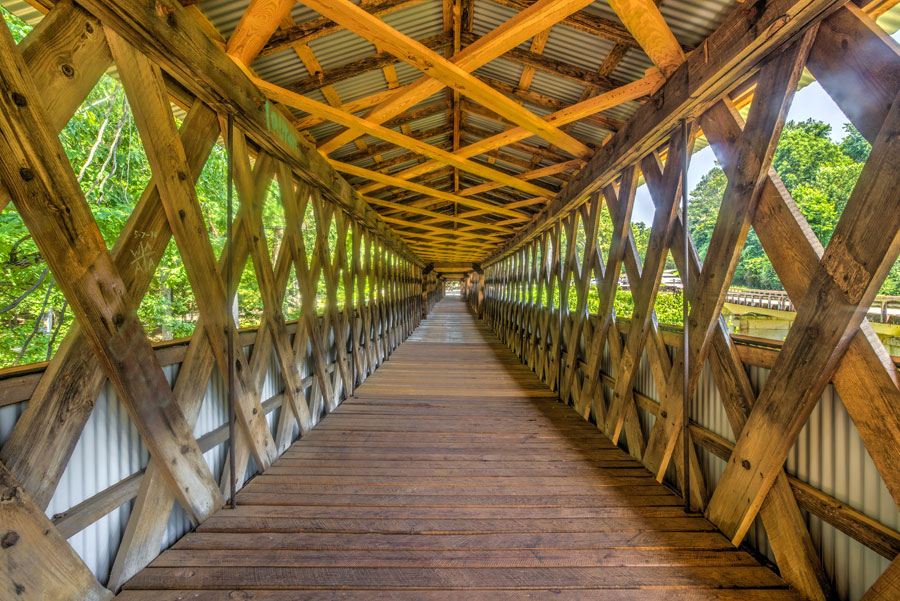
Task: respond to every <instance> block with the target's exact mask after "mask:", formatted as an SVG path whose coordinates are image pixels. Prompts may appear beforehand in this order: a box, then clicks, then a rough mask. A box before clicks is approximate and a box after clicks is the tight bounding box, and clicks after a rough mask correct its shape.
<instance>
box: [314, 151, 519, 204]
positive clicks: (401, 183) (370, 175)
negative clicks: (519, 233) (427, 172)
mask: <svg viewBox="0 0 900 601" xmlns="http://www.w3.org/2000/svg"><path fill="white" fill-rule="evenodd" d="M330 163H331V165H332V166H333V167H334V168H335V169H337V170H338V171H341V172H343V173H349V174H351V175H357V176H359V177H364V178H366V179H369V180H373V181H377V182H380V183H383V184H387V185H391V186H396V187H398V188H405V189H408V190H412V191H413V192H418V193H419V194H424V195H426V196H429V197H434V198H440V199H441V200H446V201H448V202H455V203H459V204H462V205H464V206H468V207H472V208H475V209H485V210H490V211H493V212H496V213H498V214H501V215H509V216H510V217H518V216H519V214H518V213H516V212H514V211H511V210H509V209H504V208H503V207H502V206H494V205H491V204H488V203H486V202H481V201H480V200H475V199H470V198H466V197H464V196H458V195H456V194H451V193H449V192H442V191H440V190H435V189H434V188H429V187H427V186H423V185H420V184H415V183H413V182H410V181H407V180H402V179H398V178H395V177H392V176H390V175H385V174H383V173H379V172H377V171H369V170H368V169H363V168H362V167H357V166H355V165H349V164H347V163H340V162H338V161H330ZM368 199H369V197H366V200H368Z"/></svg>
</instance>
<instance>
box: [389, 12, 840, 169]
mask: <svg viewBox="0 0 900 601" xmlns="http://www.w3.org/2000/svg"><path fill="white" fill-rule="evenodd" d="M821 1H825V0H821ZM663 81H664V80H663V77H662V75H661V74H660V73H659V72H658V71H656V70H654V71H653V72H651V73H650V74H649V75H647V76H646V77H643V78H641V79H638V80H637V81H633V82H631V83H629V84H626V85H624V86H622V87H621V88H616V89H615V90H611V91H609V92H606V93H604V94H600V95H598V96H594V97H593V98H590V99H588V100H585V101H584V102H579V103H578V104H574V105H572V106H570V107H566V108H564V109H562V110H559V111H557V112H555V113H553V114H551V115H548V116H547V117H545V118H546V119H547V120H553V121H554V122H555V123H558V124H560V125H563V124H566V123H571V122H573V121H578V120H579V119H582V118H584V117H585V116H587V115H592V114H594V113H599V112H600V111H605V110H607V109H609V108H612V107H614V106H618V105H620V104H622V103H625V102H628V101H629V100H633V99H634V98H639V97H641V96H646V95H648V94H651V93H653V92H654V91H656V90H657V89H658V88H659V86H660V85H661V84H662V83H663ZM529 136H530V134H529V133H528V132H527V131H526V130H524V129H522V128H521V127H514V128H512V129H508V130H506V131H503V132H501V133H499V134H496V135H494V136H491V137H490V138H485V139H484V140H481V141H480V142H476V143H475V144H470V145H468V146H464V147H463V148H460V149H459V150H458V151H457V152H456V153H455V154H456V155H457V156H459V157H466V158H469V157H473V156H476V155H479V154H483V153H485V152H487V151H489V150H494V149H496V148H500V147H502V146H506V145H507V144H510V143H512V142H518V141H519V140H523V139H525V138H527V137H529ZM602 148H603V147H601V150H602ZM598 152H599V151H598ZM438 167H440V163H439V162H437V161H428V162H426V163H422V164H421V165H418V166H416V167H411V168H410V169H406V170H404V171H401V172H399V173H395V174H393V175H394V177H399V178H402V179H405V178H407V177H415V176H416V175H421V174H422V173H428V172H429V171H433V170H435V169H437V168H438Z"/></svg>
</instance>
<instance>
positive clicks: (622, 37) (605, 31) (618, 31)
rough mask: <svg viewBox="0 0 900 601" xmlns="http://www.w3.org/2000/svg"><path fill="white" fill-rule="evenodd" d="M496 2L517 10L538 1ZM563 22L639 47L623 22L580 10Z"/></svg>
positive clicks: (493, 0)
mask: <svg viewBox="0 0 900 601" xmlns="http://www.w3.org/2000/svg"><path fill="white" fill-rule="evenodd" d="M491 1H492V2H494V3H495V4H499V5H501V6H506V7H507V8H514V9H516V10H527V9H528V8H530V7H531V6H533V5H534V4H536V2H535V1H534V0H491ZM561 23H562V24H563V25H566V26H568V27H571V28H572V29H577V30H578V31H583V32H584V33H589V34H591V35H595V36H597V37H601V38H603V39H606V40H612V41H613V42H617V43H620V44H626V45H628V46H630V47H632V48H634V47H637V45H638V44H637V42H636V41H635V39H634V38H633V37H632V35H631V33H629V31H628V30H627V29H625V28H624V27H623V26H622V24H621V23H617V22H616V21H613V20H612V19H606V18H604V17H601V16H598V15H595V14H592V13H589V12H585V11H583V10H580V11H578V12H576V13H573V14H571V15H568V16H567V17H566V18H564V19H562V21H561Z"/></svg>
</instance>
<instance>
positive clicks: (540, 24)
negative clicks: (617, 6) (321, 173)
mask: <svg viewBox="0 0 900 601" xmlns="http://www.w3.org/2000/svg"><path fill="white" fill-rule="evenodd" d="M587 4H590V2H589V0H539V1H538V2H536V3H534V4H533V5H532V6H531V7H529V8H528V9H527V10H523V11H522V12H520V13H518V14H517V15H515V16H514V17H512V18H511V19H509V20H508V21H506V22H505V23H503V24H502V25H500V26H499V27H497V28H495V29H494V30H492V31H491V32H489V33H488V34H486V35H484V36H482V37H480V38H478V40H476V41H475V42H474V43H472V44H471V45H469V46H468V47H466V48H464V49H463V50H461V51H460V52H458V53H456V54H455V55H454V56H453V58H451V59H450V62H452V63H453V64H454V65H456V66H457V67H459V68H460V69H463V70H465V71H467V72H471V71H474V70H475V69H477V68H478V67H481V66H483V65H485V64H487V63H489V62H490V61H492V60H493V59H495V58H496V57H498V56H500V55H502V54H503V53H504V52H506V51H507V50H510V49H512V48H515V47H516V46H518V45H519V44H521V43H522V42H525V41H526V40H528V39H530V38H531V37H533V36H534V35H535V34H537V33H540V32H541V31H543V30H544V29H546V28H547V27H550V26H551V25H552V24H554V23H557V22H559V21H560V20H561V19H563V18H565V17H566V16H568V15H570V14H571V13H572V12H574V11H576V10H578V9H579V8H582V7H584V6H586V5H587ZM462 9H463V11H464V12H465V9H466V7H465V6H463V7H462ZM468 12H469V14H470V15H471V13H472V11H471V10H469V11H468ZM464 16H465V15H464ZM469 18H471V17H469ZM464 20H465V19H464ZM444 87H445V86H444V84H442V83H441V82H439V81H437V80H435V79H433V78H431V77H429V76H427V75H423V76H422V77H420V78H419V79H418V80H416V81H415V82H414V83H413V84H411V88H410V89H409V90H408V91H407V92H404V93H402V94H397V95H396V96H395V97H393V98H391V99H390V100H388V101H386V102H384V103H382V104H380V105H378V106H377V107H375V108H374V109H373V110H372V112H371V113H369V114H368V115H366V119H368V120H369V121H372V122H376V123H383V122H384V121H386V120H387V119H390V118H391V117H393V116H394V115H397V114H399V113H402V112H403V111H405V110H407V109H409V108H410V107H411V106H414V105H416V104H417V103H419V102H421V101H422V100H424V99H426V98H428V97H429V96H431V95H433V94H434V93H436V92H438V91H440V90H441V89H442V88H444ZM359 135H360V133H359V132H355V131H353V130H352V129H351V130H348V131H345V132H342V133H340V134H338V135H336V136H334V137H333V138H331V139H329V140H328V141H326V142H325V143H323V144H321V145H320V146H319V149H320V150H322V151H323V152H325V153H326V154H327V153H331V152H332V151H333V150H334V149H336V148H339V147H340V146H341V145H343V144H346V143H347V142H350V141H351V140H353V139H355V138H357V137H359Z"/></svg>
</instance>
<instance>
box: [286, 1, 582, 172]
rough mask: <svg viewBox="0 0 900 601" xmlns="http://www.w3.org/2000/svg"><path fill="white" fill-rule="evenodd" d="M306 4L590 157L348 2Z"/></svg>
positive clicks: (555, 131)
mask: <svg viewBox="0 0 900 601" xmlns="http://www.w3.org/2000/svg"><path fill="white" fill-rule="evenodd" d="M304 4H306V5H307V6H309V7H310V8H312V9H314V10H316V11H318V12H319V13H320V14H322V15H324V16H326V17H329V18H330V19H332V20H333V21H335V22H336V23H341V24H342V25H343V26H344V27H346V28H348V29H350V30H352V31H354V32H356V33H357V34H359V35H361V36H362V37H364V38H366V39H367V40H369V41H371V42H372V43H374V44H376V45H377V46H379V47H380V48H384V49H385V50H387V51H388V52H391V53H393V54H394V55H396V56H397V57H398V58H400V59H402V60H404V61H406V62H408V63H409V64H411V65H412V66H414V67H416V68H417V69H419V70H420V71H422V72H423V73H425V74H426V75H429V76H431V77H433V78H435V79H438V80H439V81H441V82H442V83H443V84H444V85H447V86H449V87H452V88H453V89H455V90H457V91H459V92H460V93H461V94H465V95H466V96H468V97H470V98H472V99H473V100H475V101H477V102H479V103H481V104H483V105H484V106H486V107H488V108H490V109H491V110H494V111H497V112H500V113H502V114H503V115H504V116H505V117H507V118H508V119H510V120H511V121H513V122H515V123H516V124H517V125H520V126H521V127H524V128H525V129H527V130H528V131H530V132H532V133H533V134H535V135H537V136H540V137H542V138H544V139H546V140H548V141H550V142H551V143H553V144H555V145H557V146H559V147H560V148H563V149H565V150H566V151H568V152H570V153H572V154H573V155H574V156H576V157H582V158H588V157H589V156H590V154H591V151H590V149H589V148H588V147H587V146H585V145H584V144H582V143H581V142H578V141H577V140H575V139H574V138H572V137H571V136H569V135H568V134H566V133H563V132H561V131H560V130H559V129H558V128H556V127H554V126H553V125H552V124H548V123H547V122H546V121H544V120H543V119H541V118H540V117H538V116H537V115H535V114H534V113H532V112H530V111H528V110H526V109H525V108H523V107H522V106H521V105H519V104H516V103H515V102H512V101H510V100H509V99H508V98H506V97H505V96H503V95H502V94H499V93H498V92H497V91H496V90H494V89H492V88H491V87H490V86H488V85H487V84H484V83H482V82H481V81H479V80H478V79H477V78H476V77H475V76H473V75H470V74H469V72H468V71H467V70H466V69H464V68H462V67H459V66H457V65H456V64H454V63H453V62H451V61H449V60H447V59H445V58H444V57H442V56H441V55H439V54H437V53H436V52H434V51H431V50H429V49H428V48H426V47H425V46H423V45H422V44H420V43H419V42H417V41H415V40H413V39H412V38H409V37H408V36H405V35H403V34H402V33H400V32H399V31H397V30H396V29H394V28H392V27H390V26H389V25H387V24H386V23H385V22H384V21H381V20H380V19H378V18H377V17H373V16H372V15H370V14H369V13H367V12H366V11H365V10H363V9H361V8H360V7H358V6H357V5H355V4H353V3H352V2H350V1H349V0H329V1H327V2H326V1H325V0H304Z"/></svg>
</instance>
